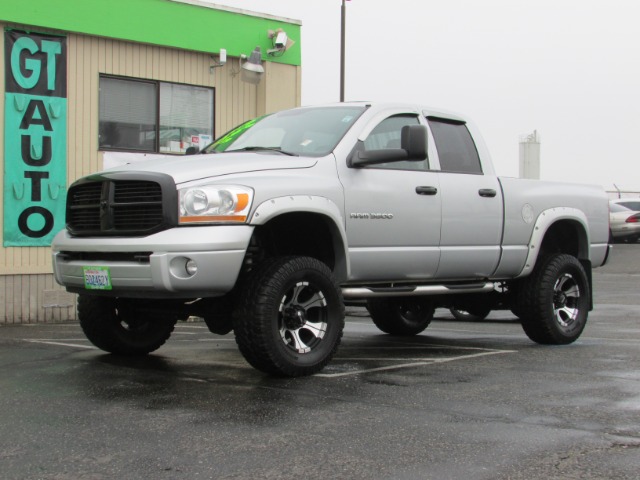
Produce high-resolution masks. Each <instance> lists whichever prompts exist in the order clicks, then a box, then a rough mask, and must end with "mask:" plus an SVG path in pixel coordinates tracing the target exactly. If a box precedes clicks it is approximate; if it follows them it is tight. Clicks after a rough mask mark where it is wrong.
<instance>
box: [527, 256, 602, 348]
mask: <svg viewBox="0 0 640 480" xmlns="http://www.w3.org/2000/svg"><path fill="white" fill-rule="evenodd" d="M539 262H540V263H539V264H538V265H536V267H535V269H534V271H533V273H532V274H531V275H530V276H529V277H528V278H527V279H526V280H525V281H524V282H523V283H522V285H521V286H520V291H519V295H518V300H519V301H518V308H517V310H518V312H519V313H520V315H519V316H520V318H521V320H522V328H523V329H524V331H525V333H526V334H527V336H528V337H529V338H530V339H531V340H533V341H534V342H537V343H542V344H556V345H560V344H568V343H572V342H574V341H575V340H577V339H578V338H579V337H580V335H581V334H582V331H583V330H584V327H585V326H586V323H587V316H588V313H589V306H590V292H589V282H588V280H587V275H586V273H585V271H584V268H583V266H582V264H581V263H580V262H579V261H578V260H577V259H576V258H575V257H573V256H571V255H566V254H554V255H550V256H548V257H545V258H542V259H540V260H539Z"/></svg>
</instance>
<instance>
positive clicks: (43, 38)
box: [0, 0, 301, 323]
mask: <svg viewBox="0 0 640 480" xmlns="http://www.w3.org/2000/svg"><path fill="white" fill-rule="evenodd" d="M0 26H1V27H2V38H1V39H0V78H1V79H2V80H1V81H0V115H2V118H3V122H2V123H3V128H1V129H0V158H1V159H2V164H3V169H2V172H1V173H0V177H2V178H1V180H0V198H2V200H3V207H2V209H0V222H1V223H2V226H3V242H2V245H1V246H0V323H28V322H55V321H64V320H68V319H74V318H75V296H74V295H71V294H68V293H67V292H65V291H64V290H63V289H61V288H60V287H59V286H58V285H57V284H56V283H55V281H54V279H53V275H52V267H51V259H50V248H49V245H50V243H51V239H52V238H53V236H54V235H55V234H56V233H57V232H58V231H59V230H60V229H62V228H64V223H65V200H66V189H67V187H68V186H69V185H70V184H71V183H72V182H73V181H74V180H76V179H77V178H79V177H81V176H84V175H87V174H89V173H92V172H96V171H98V170H100V169H102V168H103V167H104V166H105V160H106V159H108V158H110V157H113V156H118V155H132V154H137V155H138V156H148V157H149V159H148V160H146V161H153V155H154V154H160V153H165V154H172V155H176V156H178V155H182V154H184V153H185V151H186V149H187V148H189V147H196V148H201V147H203V146H204V144H205V143H207V142H208V141H210V140H211V139H212V138H215V137H217V136H219V135H222V134H224V133H225V132H226V131H228V130H230V129H231V128H233V127H234V126H236V125H238V124H239V123H242V122H243V121H246V120H248V119H250V118H253V117H256V116H259V115H263V114H265V113H269V112H273V111H276V110H280V109H283V108H289V107H294V106H298V105H299V104H300V93H301V85H300V83H301V65H300V63H301V62H300V58H301V56H300V44H301V41H300V40H301V39H300V27H301V25H300V22H298V21H295V20H291V19H284V18H278V17H273V16H268V15H259V14H255V13H251V12H246V11H242V10H237V9H231V8H227V7H220V6H215V5H212V4H207V3H204V2H201V1H198V0H94V1H91V2H87V1H86V0H58V1H53V0H29V1H28V2H24V1H21V0H0ZM279 32H286V37H284V38H286V39H287V45H286V46H284V47H283V46H282V45H276V44H275V37H276V36H277V33H279ZM278 39H279V40H281V37H278ZM256 47H260V49H259V50H260V52H261V57H260V59H261V62H260V65H261V66H262V69H263V70H264V73H261V74H260V75H259V83H258V84H255V83H248V82H246V81H243V75H242V70H243V69H242V66H243V64H244V63H245V62H246V61H247V58H245V56H247V57H250V56H251V53H252V52H253V51H254V50H256ZM225 57H226V58H225ZM225 60H226V61H225ZM107 166H108V165H107Z"/></svg>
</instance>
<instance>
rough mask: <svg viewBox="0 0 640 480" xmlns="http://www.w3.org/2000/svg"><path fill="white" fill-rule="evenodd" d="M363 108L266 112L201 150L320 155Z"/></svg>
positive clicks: (331, 145) (343, 131)
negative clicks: (265, 151)
mask: <svg viewBox="0 0 640 480" xmlns="http://www.w3.org/2000/svg"><path fill="white" fill-rule="evenodd" d="M364 110H365V107H364V106H362V107H361V106H348V107H346V106H345V107H342V106H340V107H317V108H299V109H294V110H285V111H282V112H278V113H274V114H271V115H265V116H263V117H258V118H256V119H253V120H249V121H248V122H245V123H243V124H242V125H240V126H238V127H236V128H234V129H233V130H231V131H230V132H228V133H226V134H225V135H223V136H222V137H220V138H218V139H217V140H216V141H215V142H213V143H212V144H211V145H209V146H208V147H206V148H205V149H204V151H203V152H202V153H216V152H229V153H230V152H240V151H260V150H269V151H278V152H281V153H283V154H287V155H304V156H311V157H321V156H324V155H327V154H328V153H329V152H331V151H332V150H333V149H334V148H335V146H336V145H337V144H338V142H339V141H340V139H341V138H342V137H343V136H344V134H345V133H346V132H347V130H348V129H349V128H350V127H351V125H353V123H354V122H355V121H356V120H357V119H358V117H359V116H360V115H362V112H364Z"/></svg>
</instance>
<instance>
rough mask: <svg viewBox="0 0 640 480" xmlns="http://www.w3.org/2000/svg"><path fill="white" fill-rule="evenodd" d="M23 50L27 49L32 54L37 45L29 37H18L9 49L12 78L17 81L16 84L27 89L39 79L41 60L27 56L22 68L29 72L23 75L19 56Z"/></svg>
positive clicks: (35, 50)
mask: <svg viewBox="0 0 640 480" xmlns="http://www.w3.org/2000/svg"><path fill="white" fill-rule="evenodd" d="M23 50H28V51H29V53H31V55H33V54H34V53H36V52H37V51H38V45H37V44H36V42H34V41H33V40H32V39H31V38H29V37H20V38H19V39H17V40H16V43H15V44H14V45H13V50H12V51H11V73H13V78H15V80H16V82H18V85H20V86H21V87H22V88H24V89H27V90H28V89H30V88H33V87H35V86H36V84H37V83H38V80H39V79H40V67H41V65H40V63H41V62H40V60H36V59H33V58H27V59H26V60H25V62H24V70H25V71H28V72H31V73H30V74H29V75H25V74H24V73H25V72H24V71H23V70H22V69H21V68H20V56H21V54H22V51H23Z"/></svg>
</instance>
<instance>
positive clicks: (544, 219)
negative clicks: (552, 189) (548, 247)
mask: <svg viewBox="0 0 640 480" xmlns="http://www.w3.org/2000/svg"><path fill="white" fill-rule="evenodd" d="M562 220H571V221H573V222H577V223H579V224H580V225H581V226H582V230H583V232H584V235H585V236H586V239H585V240H586V242H585V244H584V245H580V246H579V252H580V253H579V256H580V258H581V259H586V260H588V259H589V248H588V246H589V227H588V225H589V223H588V221H587V216H586V215H585V214H584V212H582V211H581V210H578V209H577V208H571V207H554V208H549V209H547V210H544V211H542V212H540V215H538V218H537V219H536V223H535V225H534V226H533V233H532V234H531V239H530V240H529V245H528V247H529V252H528V254H527V259H526V261H525V262H524V268H523V269H522V271H521V272H520V273H519V274H518V275H517V277H516V278H521V277H526V276H528V275H529V274H531V271H532V270H533V268H534V267H535V265H536V261H537V260H538V255H539V254H540V246H541V245H542V242H543V240H544V237H545V235H546V234H547V232H548V231H549V229H550V228H551V226H552V225H554V224H555V223H557V222H559V221H562Z"/></svg>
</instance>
